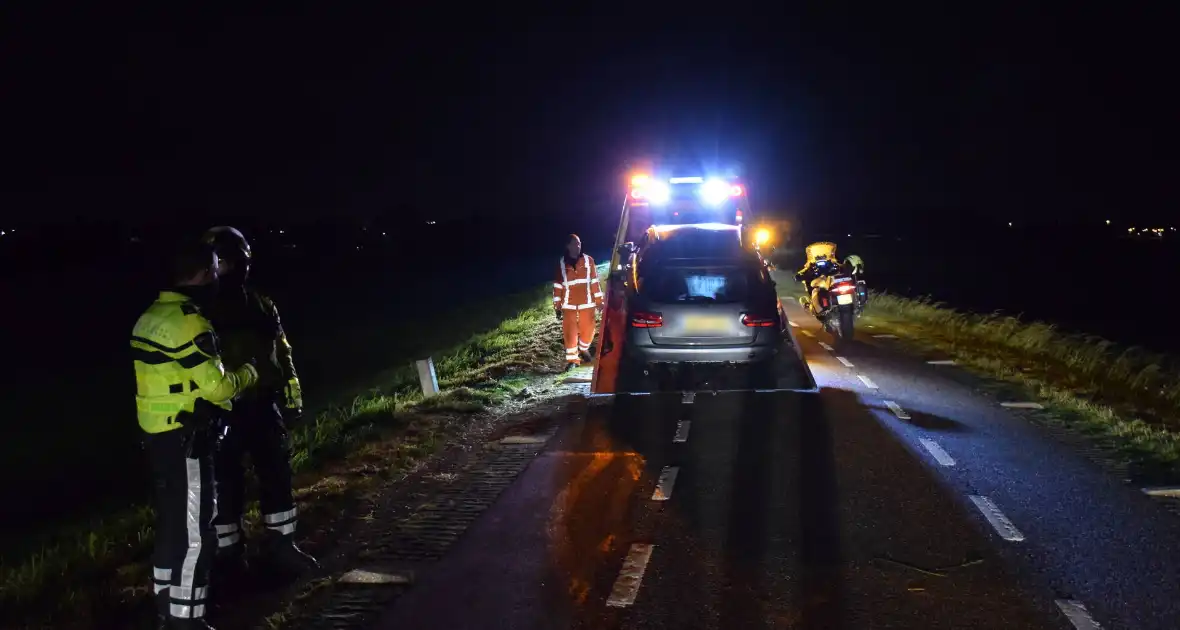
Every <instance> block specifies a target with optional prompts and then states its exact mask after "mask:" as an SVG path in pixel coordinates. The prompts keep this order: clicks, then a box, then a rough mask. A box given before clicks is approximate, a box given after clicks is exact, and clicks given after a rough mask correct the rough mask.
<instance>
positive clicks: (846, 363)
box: [836, 357, 856, 367]
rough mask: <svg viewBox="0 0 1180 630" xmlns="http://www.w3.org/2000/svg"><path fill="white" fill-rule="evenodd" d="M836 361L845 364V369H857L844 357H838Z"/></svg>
mask: <svg viewBox="0 0 1180 630" xmlns="http://www.w3.org/2000/svg"><path fill="white" fill-rule="evenodd" d="M836 360H837V361H839V362H840V363H843V364H844V367H856V366H855V365H853V364H852V361H849V360H848V359H845V358H844V357H836Z"/></svg>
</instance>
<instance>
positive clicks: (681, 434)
mask: <svg viewBox="0 0 1180 630" xmlns="http://www.w3.org/2000/svg"><path fill="white" fill-rule="evenodd" d="M691 428H692V420H681V421H680V422H677V423H676V435H674V436H672V441H673V442H687V441H688V430H689V429H691Z"/></svg>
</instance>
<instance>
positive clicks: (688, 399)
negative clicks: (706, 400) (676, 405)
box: [680, 392, 697, 405]
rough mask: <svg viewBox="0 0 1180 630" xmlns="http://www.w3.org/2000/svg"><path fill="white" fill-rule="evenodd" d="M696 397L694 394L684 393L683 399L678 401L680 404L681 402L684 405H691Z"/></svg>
mask: <svg viewBox="0 0 1180 630" xmlns="http://www.w3.org/2000/svg"><path fill="white" fill-rule="evenodd" d="M696 397H697V393H696V392H684V397H683V398H681V399H680V402H682V403H684V404H686V405H691V404H692V401H693V400H694V399H696Z"/></svg>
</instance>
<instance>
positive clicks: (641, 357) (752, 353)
mask: <svg viewBox="0 0 1180 630" xmlns="http://www.w3.org/2000/svg"><path fill="white" fill-rule="evenodd" d="M778 349H779V344H757V345H750V346H664V345H659V346H657V345H655V344H651V343H650V342H649V343H647V344H633V345H632V346H631V347H630V348H628V355H629V356H630V357H631V359H632V360H633V361H635V362H637V363H645V364H646V363H759V362H762V361H769V360H770V359H773V358H774V357H775V356H776V355H777V354H778Z"/></svg>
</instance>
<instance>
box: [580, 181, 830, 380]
mask: <svg viewBox="0 0 1180 630" xmlns="http://www.w3.org/2000/svg"><path fill="white" fill-rule="evenodd" d="M690 194H695V195H696V196H697V197H698V199H697V200H693V201H691V202H689V201H688V200H685V199H683V198H684V197H686V196H688V195H690ZM702 201H703V202H704V203H702ZM702 207H704V208H706V210H704V211H703V212H707V213H709V214H710V215H711V216H709V217H701V216H700V215H701V214H702V210H701V208H702ZM709 208H712V211H710V210H708V209H709ZM702 219H704V220H709V221H717V222H724V223H732V224H734V225H738V226H740V228H741V229H742V232H743V234H742V242H743V243H750V244H751V246H752V247H753V248H754V249H758V248H759V247H761V246H762V245H764V244H765V243H766V241H767V237H768V234H767V232H766V230H764V229H758V228H755V229H754V233H753V234H749V231H750V228H749V223H750V219H751V216H750V206H749V199H748V196H747V194H746V187H745V185H744V184H742V183H741V182H740V181H736V180H734V179H724V178H709V179H706V178H702V177H668V178H665V177H659V178H654V177H653V176H652V175H648V174H646V173H639V174H635V175H632V176H631V178H630V187H629V188H628V192H627V195H626V197H625V198H624V200H623V207H622V210H621V212H620V216H619V227H618V229H617V230H616V232H615V242H614V247H613V248H612V250H611V260H610V267H609V270H608V273H607V280H606V285H607V286H606V305H605V308H604V309H603V315H602V319H601V321H600V322H599V325H598V331H597V333H598V334H597V335H596V337H597V339H598V340H599V342H598V344H596V345H597V348H596V350H595V356H594V357H593V358H594V363H593V365H594V371H593V374H592V376H591V380H590V392H591V394H614V393H616V392H618V391H619V382H618V381H619V374H620V370H621V367H622V364H621V361H622V357H623V345H624V344H625V341H626V327H627V296H628V293H629V292H630V291H631V290H632V284H633V276H632V274H631V265H632V264H633V261H634V254H635V247H634V243H637V242H641V241H642V240H643V237H644V236H645V235H646V234H647V233H648V231H649V230H650V229H652V228H653V227H654V226H656V225H665V224H679V223H696V222H700V221H701V220H702ZM796 347H797V346H796ZM800 360H801V357H800ZM808 376H809V377H810V374H808Z"/></svg>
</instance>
